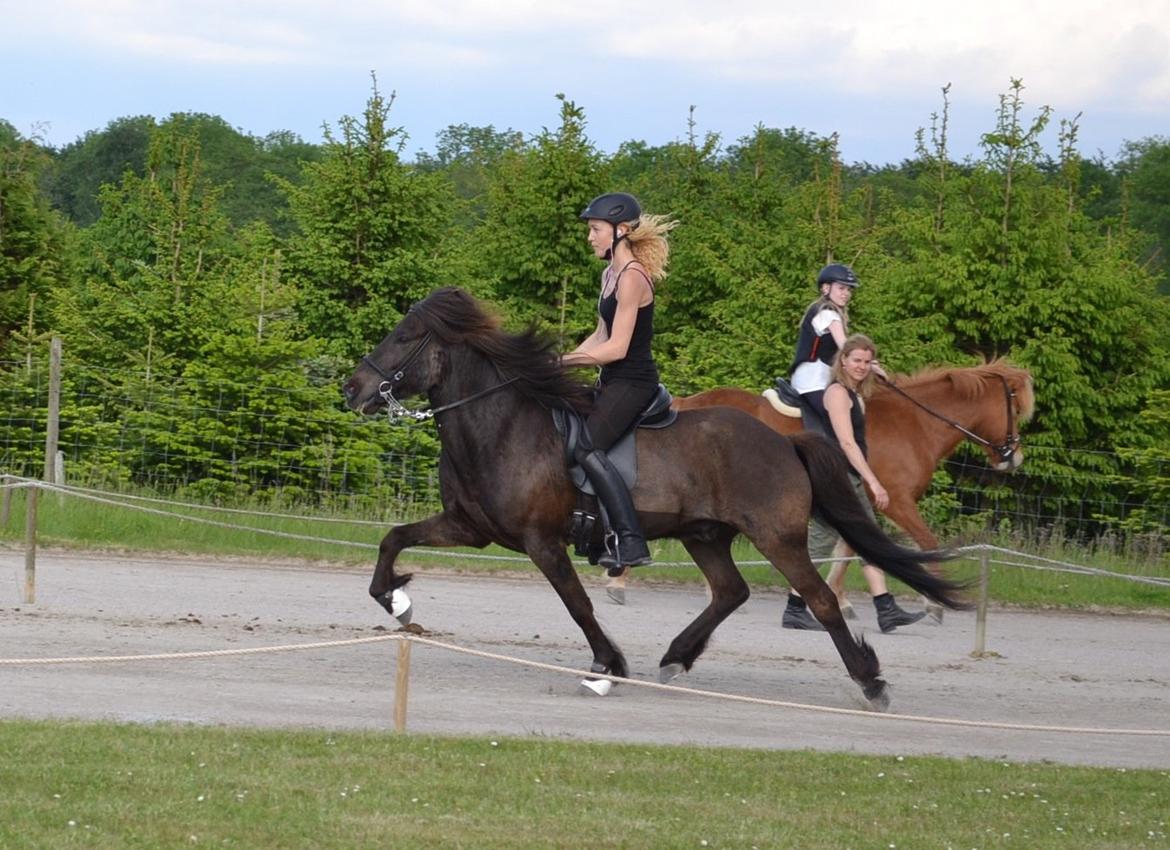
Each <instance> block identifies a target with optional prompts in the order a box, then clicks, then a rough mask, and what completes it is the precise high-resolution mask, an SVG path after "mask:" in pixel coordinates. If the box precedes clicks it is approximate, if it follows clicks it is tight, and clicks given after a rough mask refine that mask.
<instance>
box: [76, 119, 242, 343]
mask: <svg viewBox="0 0 1170 850" xmlns="http://www.w3.org/2000/svg"><path fill="white" fill-rule="evenodd" d="M219 196H220V189H219V188H218V187H216V186H214V185H212V184H211V183H210V181H208V179H207V178H206V176H205V174H204V172H203V168H202V161H201V157H200V147H199V143H198V141H197V140H196V139H195V138H194V137H193V136H192V135H190V134H188V133H186V132H185V131H184V129H183V128H182V127H180V126H174V125H172V126H164V127H160V128H159V129H158V130H157V131H156V132H155V134H154V135H153V136H152V138H151V144H150V150H149V153H148V156H147V162H146V172H145V174H144V175H141V176H140V175H136V174H134V173H132V172H127V173H126V174H125V175H123V178H122V181H121V182H120V183H119V184H118V185H107V186H106V187H104V188H103V190H102V193H101V201H102V215H101V217H100V218H99V219H98V221H97V222H95V224H94V225H93V226H92V227H90V228H88V229H87V230H86V231H85V233H84V246H85V250H86V253H87V254H88V259H87V264H86V265H85V266H84V267H83V269H82V272H81V274H80V275H79V277H78V279H77V280H76V281H75V282H74V283H73V285H71V286H70V287H69V288H67V289H62V290H60V291H58V292H56V293H55V299H56V302H57V305H56V308H55V310H54V320H55V323H56V325H57V327H59V328H60V329H61V330H62V331H64V332H66V333H68V335H69V337H70V344H71V347H72V348H73V350H74V353H75V354H76V355H78V356H80V357H82V359H85V360H87V361H89V362H92V363H96V364H108V365H111V366H113V365H120V364H124V363H126V362H129V361H131V360H132V359H133V358H134V357H136V356H138V355H139V354H140V353H141V352H143V351H147V352H151V353H155V354H157V353H165V354H166V355H167V356H170V357H175V358H178V360H179V361H180V362H184V361H186V360H188V359H191V358H193V357H194V356H196V354H197V352H198V351H199V349H200V348H201V346H202V345H203V344H204V342H205V341H206V338H207V334H208V332H209V331H210V330H211V329H212V328H214V326H215V324H216V322H218V320H219V316H218V312H217V308H216V305H217V304H219V303H222V301H223V295H222V288H223V286H224V281H223V277H222V269H223V267H224V265H225V264H226V263H227V261H228V259H229V258H230V256H231V251H232V245H231V242H230V240H229V227H228V222H227V220H226V218H225V217H224V216H223V214H222V212H221V211H220V209H219V207H218V200H219Z"/></svg>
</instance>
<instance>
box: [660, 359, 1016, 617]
mask: <svg viewBox="0 0 1170 850" xmlns="http://www.w3.org/2000/svg"><path fill="white" fill-rule="evenodd" d="M773 395H774V393H771V392H769V393H767V396H773ZM712 406H727V407H734V408H738V409H739V410H743V411H746V412H747V413H750V414H751V415H752V416H754V417H755V418H756V419H759V420H760V421H761V422H763V423H764V424H765V425H768V426H769V427H770V428H772V430H774V431H776V432H778V433H780V434H786V435H793V434H796V433H799V432H800V431H801V430H802V425H801V422H800V413H799V411H797V410H796V409H795V408H787V410H788V411H789V412H787V413H785V412H781V411H780V410H779V409H777V407H776V406H774V404H773V402H772V401H770V400H769V398H768V397H765V396H764V395H756V394H755V393H751V392H748V391H747V390H741V389H736V388H734V387H720V388H717V389H713V390H707V391H706V392H701V393H698V394H697V395H692V396H685V397H681V398H676V399H675V400H674V407H675V409H676V410H698V409H700V408H705V407H712ZM1034 406H1035V397H1034V395H1033V392H1032V376H1031V375H1030V374H1029V373H1028V371H1027V370H1025V369H1021V368H1018V367H1016V366H1011V365H1009V364H1007V363H1005V362H1004V361H1002V360H995V361H992V362H990V363H986V364H983V365H981V366H962V367H942V368H932V369H926V370H923V371H921V372H917V373H915V374H913V375H910V376H904V375H900V376H896V377H895V379H894V382H893V383H892V384H884V383H882V382H881V381H879V382H878V383H877V386H876V387H875V389H874V392H873V394H872V395H871V396H870V397H869V399H868V400H867V401H866V417H865V437H866V442H867V443H868V445H869V465H870V467H871V468H872V469H873V472H874V474H875V475H876V476H877V477H878V480H879V481H881V482H882V486H883V487H885V488H886V490H887V492H888V493H889V494H890V503H889V505H887V506H886V507H885V508H884V509H883V510H882V512H883V513H884V514H885V515H886V516H888V517H889V518H890V519H891V520H892V521H893V522H894V523H895V524H896V525H897V526H898V527H899V528H901V529H902V530H903V531H905V532H906V533H907V534H909V535H910V537H911V538H913V539H914V541H915V542H916V543H917V544H918V545H919V546H920V547H922V548H923V549H936V548H938V545H939V543H938V538H937V537H935V536H934V534H933V533H932V532H931V531H930V529H929V528H927V526H926V523H925V522H923V521H922V516H921V514H919V513H918V500H919V499H921V498H922V496H923V494H924V493H925V492H926V488H927V487H929V486H930V479H931V476H932V475H933V474H934V470H935V468H936V467H937V466H938V464H939V462H940V461H942V460H943V459H944V458H946V457H947V456H949V455H950V454H951V453H952V452H953V451H954V450H955V449H956V448H957V447H958V445H959V443H961V442H962V441H963V440H971V441H972V442H974V443H976V444H977V445H979V446H980V447H981V448H982V449H983V450H984V451H985V452H986V453H987V456H988V458H989V460H990V462H991V464H992V466H993V467H994V468H995V469H997V470H1000V471H1010V470H1013V469H1015V468H1017V467H1018V466H1019V465H1020V464H1021V463H1023V462H1024V453H1023V449H1021V447H1020V425H1021V424H1023V423H1024V422H1026V421H1027V420H1028V419H1029V418H1031V416H1032V412H1033V409H1034ZM932 613H934V615H935V617H936V618H939V619H941V609H932Z"/></svg>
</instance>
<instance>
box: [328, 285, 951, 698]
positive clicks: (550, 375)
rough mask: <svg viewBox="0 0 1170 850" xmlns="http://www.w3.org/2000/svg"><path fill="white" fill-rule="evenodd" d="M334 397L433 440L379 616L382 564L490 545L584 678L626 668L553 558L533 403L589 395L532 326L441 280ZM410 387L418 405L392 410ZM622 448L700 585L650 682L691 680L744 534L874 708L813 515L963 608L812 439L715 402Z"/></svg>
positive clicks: (392, 553)
mask: <svg viewBox="0 0 1170 850" xmlns="http://www.w3.org/2000/svg"><path fill="white" fill-rule="evenodd" d="M342 389H343V392H344V394H345V397H346V400H347V402H348V404H349V406H350V407H351V408H352V409H354V410H356V411H359V412H362V413H371V412H373V411H375V410H378V409H380V408H382V407H388V408H389V409H390V412H391V415H392V416H394V415H399V416H402V415H406V416H413V417H415V418H430V417H433V418H434V420H435V423H436V425H437V426H438V437H439V441H440V444H441V451H440V455H439V488H440V492H441V495H442V501H443V510H442V512H440V513H438V514H435V515H434V516H431V517H429V518H427V519H424V520H422V521H421V522H413V523H407V524H406V525H400V526H397V527H396V528H394V529H392V530H391V531H390V532H389V533H388V534H387V535H386V537H385V538H384V539H383V541H382V544H381V547H380V548H379V554H378V561H377V565H376V566H375V568H374V575H373V579H372V580H371V583H370V595H371V596H373V597H374V599H375V600H377V601H378V602H379V603H380V604H381V605H382V606H383V607H385V608H386V609H387V610H389V611H390V613H391V614H392V615H393V614H394V610H395V601H396V600H395V593H396V592H398V593H399V594H401V590H400V589H401V588H402V586H403V585H405V584H406V582H407V581H409V579H410V575H409V574H398V573H396V572H395V569H394V568H395V561H396V560H397V558H398V555H399V553H400V552H401V551H402V550H403V549H405V548H407V547H409V546H476V547H483V546H486V545H488V544H489V543H496V544H498V545H501V546H504V547H506V548H509V549H513V550H516V551H520V552H524V553H525V554H527V555H528V557H530V558H531V559H532V561H533V562H534V563H535V564H536V565H537V567H539V568H540V570H541V572H542V573H543V574H544V576H545V578H546V579H548V581H549V583H550V584H551V585H552V586H553V588H554V589H555V590H556V592H557V594H558V595H559V596H560V599H561V602H562V603H563V604H564V605H565V607H566V608H567V609H568V611H569V613H570V615H571V616H572V618H573V619H574V620H575V621H576V623H577V625H578V626H579V627H580V628H581V630H582V632H584V634H585V638H586V640H587V641H588V642H589V645H590V648H591V649H592V651H593V668H592V669H593V671H594V672H595V673H606V674H612V675H615V676H623V677H624V676H627V675H628V673H627V670H628V668H627V665H626V660H625V658H624V657H623V655H622V654H621V652H620V651H619V650H618V648H617V647H616V646H615V645H614V643H613V641H612V640H611V639H610V638H609V637H608V635H606V634H605V632H604V631H603V630H602V628H601V625H600V624H599V623H598V621H597V618H596V616H595V614H594V610H593V603H592V601H591V600H590V598H589V595H588V594H587V593H586V592H585V588H584V587H583V586H582V584H581V580H580V578H579V577H578V575H577V573H576V571H575V570H574V569H573V565H572V562H571V561H570V560H569V555H568V552H567V546H568V542H569V541H568V526H569V519H570V514H571V513H572V511H573V508H574V506H575V504H576V496H575V493H574V488H573V483H572V480H571V477H570V475H569V470H568V469H567V468H566V463H565V448H564V445H563V442H562V438H561V436H560V435H559V434H558V433H557V430H556V427H555V425H554V423H553V417H552V415H551V414H550V410H549V409H550V408H554V407H559V408H562V409H571V410H576V411H577V412H579V413H580V412H584V411H586V410H587V409H588V404H589V397H590V396H589V390H588V387H586V386H585V385H584V384H582V383H580V382H579V381H577V380H575V379H574V378H573V377H572V375H571V374H569V373H567V372H566V371H565V370H564V368H563V367H562V366H561V365H560V361H559V358H558V357H557V356H556V352H555V344H554V342H553V341H552V340H551V339H550V338H548V337H546V336H544V335H542V334H538V333H536V332H535V331H532V330H529V331H527V332H525V333H522V334H509V333H506V332H504V331H502V330H501V329H500V327H499V322H498V320H496V319H495V318H493V317H491V316H490V315H488V314H487V313H486V312H485V311H484V309H483V308H482V307H481V306H480V304H479V302H478V301H476V300H475V299H474V298H472V297H471V296H470V295H468V294H467V293H466V292H464V291H463V290H461V289H455V288H450V287H448V288H443V289H439V290H436V291H435V292H433V293H431V294H430V295H429V296H427V297H426V298H425V299H424V300H422V301H421V302H419V303H418V304H416V305H414V307H412V308H411V310H410V311H409V312H408V313H407V314H406V316H405V317H403V319H402V321H401V322H399V323H398V326H397V327H395V328H394V329H393V331H391V333H390V334H389V335H388V336H387V337H386V338H385V339H384V340H382V342H381V343H379V345H378V346H377V347H376V348H375V349H374V350H373V352H371V353H370V354H369V355H368V356H367V357H364V358H363V359H362V362H361V363H360V364H359V365H358V367H357V370H356V371H355V372H354V374H353V376H352V377H350V379H349V380H348V381H346V382H345V384H344V386H343V388H342ZM420 395H421V396H426V397H427V398H428V400H429V402H430V404H431V409H430V410H428V411H424V412H416V411H409V410H407V409H406V408H405V407H403V406H402V405H401V404H400V402H399V398H407V397H410V396H420ZM636 453H637V463H638V478H637V482H636V484H635V485H634V487H633V488H632V490H631V495H632V496H633V500H634V506H635V509H636V510H637V512H638V519H639V521H640V522H641V524H642V528H643V530H644V531H645V533H646V536H647V537H648V538H659V537H675V538H678V539H679V540H681V541H682V543H683V545H684V546H685V547H686V549H687V552H688V553H689V554H690V555H691V557H693V558H694V560H695V563H696V564H697V565H698V567H699V569H700V570H701V571H702V572H703V575H704V577H705V578H706V579H707V582H708V584H709V586H710V588H711V598H710V601H709V602H708V604H707V606H706V607H705V608H704V609H703V610H702V611H701V612H700V613H699V615H698V616H697V617H696V618H695V620H694V621H693V622H691V623H690V624H689V625H688V626H687V627H686V628H684V629H683V630H682V632H680V633H679V634H678V635H677V636H676V637H675V638H674V640H673V641H672V642H671V644H670V646H669V648H668V649H667V651H666V654H665V655H664V656H663V657H662V660H661V662H660V664H659V677H660V678H661V679H662V680H663V681H666V680H669V679H670V678H673V676H675V675H678V674H679V673H681V672H682V671H684V670H689V669H690V668H691V665H692V664H694V662H695V659H696V658H698V656H699V655H700V653H702V652H703V650H704V648H705V647H706V645H707V642H708V639H709V638H710V636H711V633H712V632H713V631H714V630H715V628H716V627H717V626H718V625H719V624H720V623H721V622H722V621H723V620H724V619H725V618H726V617H727V616H728V615H730V614H731V612H732V611H734V610H735V609H736V608H738V607H739V606H740V605H742V604H743V603H744V602H745V601H746V600H747V598H748V595H749V589H748V586H747V583H746V582H745V581H744V580H743V577H742V576H741V575H740V574H739V570H738V568H737V567H736V565H735V562H734V561H733V560H732V558H731V544H732V541H733V540H734V539H735V538H736V537H737V536H738V535H739V534H741V533H742V534H744V535H745V536H746V537H747V538H748V539H749V540H751V541H752V543H753V544H754V545H755V547H756V548H757V549H758V550H759V551H760V552H761V553H763V554H764V556H765V557H767V558H768V560H769V561H771V563H772V564H773V565H774V566H775V567H776V569H777V570H779V571H780V572H782V573H783V574H784V576H785V577H786V578H787V579H788V581H790V582H791V584H792V585H793V586H794V587H796V588H797V589H798V590H799V591H800V593H801V594H802V595H804V597H805V598H806V599H807V601H808V605H809V607H810V608H811V609H812V611H813V613H814V614H815V615H816V617H817V618H818V619H819V620H820V621H821V622H822V623H823V624H824V625H825V628H826V629H827V631H828V632H829V635H830V636H831V638H832V640H833V643H834V644H835V645H836V647H837V651H838V653H839V654H840V656H841V659H842V661H843V662H844V663H845V667H846V669H847V670H848V672H849V675H850V676H851V677H852V678H853V680H854V681H855V682H857V683H858V685H860V687H861V689H862V692H863V694H864V695H865V698H866V699H868V700H869V701H870V703H871V704H872V705H873V706H874V707H875V708H879V709H880V708H884V707H885V706H886V705H887V704H888V701H889V698H888V695H887V692H886V684H885V682H884V681H883V680H882V678H881V676H880V669H879V665H878V661H877V656H876V654H875V653H874V651H873V649H872V647H870V646H869V645H868V644H866V642H865V640H864V639H863V638H860V637H855V636H854V635H852V634H851V633H850V632H849V629H848V627H847V626H846V625H845V621H844V618H843V617H842V615H841V611H840V609H839V608H838V607H837V602H836V598H835V597H834V596H833V594H832V592H831V591H830V590H829V588H828V586H827V585H826V584H825V583H824V581H823V580H822V579H821V577H820V575H819V573H817V571H816V569H815V568H814V567H813V565H812V562H811V561H810V560H809V556H808V551H807V549H806V546H807V526H808V518H809V514H810V512H811V511H812V510H813V509H814V507H815V509H816V510H817V511H818V512H820V513H821V514H822V515H823V516H824V517H825V519H826V520H827V521H828V522H829V524H830V525H832V526H833V527H834V528H836V529H837V530H838V531H839V532H840V533H841V534H842V536H843V537H844V538H845V540H846V541H847V542H848V543H849V545H850V546H852V547H853V548H854V549H856V550H857V551H858V552H859V553H861V554H862V555H863V556H864V557H865V558H866V559H867V560H870V561H871V562H872V563H874V564H876V565H877V566H879V567H881V568H882V569H884V570H886V571H887V572H889V573H890V574H891V575H893V576H896V577H897V578H899V579H900V580H902V581H903V582H905V583H906V584H908V585H910V586H911V587H913V588H915V589H916V590H918V591H919V592H921V593H924V594H926V595H927V596H929V597H931V598H933V599H935V600H936V601H938V602H939V603H941V604H944V605H947V606H949V607H955V608H957V607H965V603H963V601H962V600H961V599H960V597H959V596H958V594H957V591H958V586H957V585H955V584H954V583H953V582H950V581H947V580H946V579H944V578H942V577H940V576H935V575H932V574H931V573H930V572H928V571H927V570H926V569H925V568H924V567H923V564H925V563H928V562H930V561H933V560H936V559H938V558H939V557H940V555H939V553H937V552H921V551H917V550H914V549H909V548H906V547H903V546H899V545H897V544H896V543H894V542H893V541H892V540H890V538H889V537H888V536H886V534H885V533H884V532H883V531H882V530H881V529H880V528H879V527H878V525H877V524H876V523H875V522H873V520H871V519H869V517H868V516H867V515H866V513H865V511H864V510H863V507H862V505H861V504H860V503H859V502H858V500H857V497H856V495H855V494H854V492H853V490H852V485H851V484H850V482H849V475H848V462H847V461H846V460H845V455H844V453H843V452H842V451H841V450H840V449H839V448H837V447H836V446H834V445H833V444H832V443H830V442H829V441H828V440H826V439H825V438H824V437H822V436H821V435H819V434H799V435H797V436H795V437H792V438H788V437H783V436H780V435H778V434H776V433H775V432H774V431H772V430H771V429H769V428H768V427H766V426H765V425H763V424H762V423H760V422H759V421H757V420H755V419H753V418H752V417H750V416H747V415H745V414H744V413H743V412H742V411H738V410H734V409H731V408H727V407H716V408H711V409H709V410H695V411H689V412H686V413H682V414H679V417H678V420H677V421H676V422H675V423H674V424H673V425H671V426H670V427H668V428H663V429H661V430H652V431H640V432H639V433H638V435H637V452H636Z"/></svg>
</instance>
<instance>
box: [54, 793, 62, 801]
mask: <svg viewBox="0 0 1170 850" xmlns="http://www.w3.org/2000/svg"><path fill="white" fill-rule="evenodd" d="M53 799H54V800H60V799H61V795H60V794H54V795H53Z"/></svg>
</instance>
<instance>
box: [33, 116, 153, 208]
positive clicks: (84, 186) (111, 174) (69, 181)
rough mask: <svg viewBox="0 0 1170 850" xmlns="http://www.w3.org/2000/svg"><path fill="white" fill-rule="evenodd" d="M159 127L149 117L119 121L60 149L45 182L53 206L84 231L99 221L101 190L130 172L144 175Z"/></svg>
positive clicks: (88, 133)
mask: <svg viewBox="0 0 1170 850" xmlns="http://www.w3.org/2000/svg"><path fill="white" fill-rule="evenodd" d="M156 126H157V124H156V122H155V120H154V118H153V117H151V116H149V115H135V116H127V117H125V118H118V119H115V120H113V121H111V122H110V123H109V124H107V125H106V127H105V129H102V130H91V131H89V132H87V133H86V134H85V135H84V136H82V137H81V138H80V139H78V140H77V141H75V142H71V143H70V144H68V145H66V146H65V147H63V148H61V150H60V151H58V152H57V154H56V156H55V157H54V162H53V168H52V170H51V171H50V172H49V173H48V174H46V176H45V180H44V184H45V191H46V192H47V194H48V196H49V198H50V200H51V201H52V203H53V206H55V207H56V208H57V209H59V210H61V212H62V213H64V214H65V216H67V217H68V218H69V219H70V220H71V221H73V222H74V223H75V224H77V225H79V226H81V227H88V226H89V225H91V224H93V223H94V222H95V221H97V219H98V216H100V215H101V203H100V200H99V195H100V192H101V188H102V186H105V185H115V184H117V183H119V182H120V181H121V180H122V177H123V175H125V174H126V173H128V172H129V173H131V174H137V175H142V174H143V173H144V171H145V168H146V157H147V151H148V150H149V148H150V139H151V136H152V134H153V133H154V131H155V128H156Z"/></svg>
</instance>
